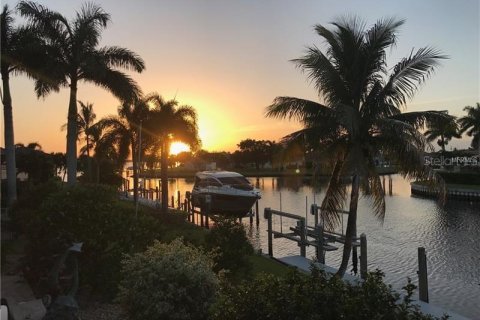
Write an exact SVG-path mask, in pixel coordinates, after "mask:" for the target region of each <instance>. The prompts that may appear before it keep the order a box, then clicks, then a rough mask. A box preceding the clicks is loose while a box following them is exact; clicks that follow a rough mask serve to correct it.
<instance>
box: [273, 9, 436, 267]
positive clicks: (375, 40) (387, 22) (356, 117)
mask: <svg viewBox="0 0 480 320" xmlns="http://www.w3.org/2000/svg"><path fill="white" fill-rule="evenodd" d="M403 23H404V21H403V20H397V19H394V18H391V19H383V20H379V21H377V22H376V23H375V25H373V27H371V28H370V29H366V28H365V24H364V23H363V22H361V21H360V20H359V19H357V18H344V19H340V20H338V21H336V22H333V28H332V29H328V28H326V27H324V26H322V25H317V26H315V30H316V32H317V33H318V35H319V36H320V37H322V38H323V39H324V40H325V41H326V48H325V50H324V51H323V52H322V51H321V50H320V49H318V48H317V47H309V48H308V49H307V50H308V51H307V53H306V55H305V56H303V57H301V58H299V59H295V60H293V61H294V62H295V63H296V65H297V66H298V67H299V68H301V69H302V70H303V71H305V72H306V73H307V75H308V77H309V79H310V80H311V81H312V82H313V84H314V85H315V88H316V89H317V90H318V93H319V96H320V97H321V99H322V100H323V103H317V102H313V101H309V100H305V99H299V98H294V97H277V98H276V99H275V100H274V101H273V104H272V105H270V106H269V107H267V112H266V116H268V117H274V118H288V119H296V120H299V121H300V122H301V124H302V125H303V129H301V130H299V131H297V132H294V133H292V134H290V135H288V136H287V137H285V138H284V139H285V140H286V141H287V142H290V143H292V142H301V143H305V141H306V143H307V144H308V146H309V148H315V149H317V150H319V151H321V152H323V153H324V154H326V155H328V156H329V157H330V159H332V160H333V161H334V167H333V171H332V175H331V178H330V181H329V185H328V188H327V191H326V196H325V198H324V200H323V202H322V205H321V214H322V217H323V218H324V221H325V226H326V227H327V228H334V227H335V226H337V225H338V223H339V221H340V216H339V209H342V208H343V206H344V205H345V204H346V203H347V185H345V184H343V183H342V179H341V177H342V176H348V177H350V178H351V180H350V181H351V182H350V183H349V184H350V203H349V215H348V222H347V230H346V236H345V244H344V250H343V256H342V263H341V265H340V267H339V270H338V274H339V275H342V276H343V274H344V273H345V271H346V269H347V266H348V261H349V257H350V252H351V248H352V238H353V236H354V235H355V234H356V220H357V206H358V199H359V195H360V192H363V194H364V195H365V196H366V197H367V198H370V199H371V201H372V202H371V203H372V206H373V212H374V214H375V215H376V216H377V217H379V218H380V219H383V217H384V215H385V194H384V190H383V188H382V184H381V181H380V178H379V175H378V173H377V172H376V171H375V161H374V157H375V156H376V155H378V154H379V153H380V152H381V153H382V154H383V155H384V156H386V157H388V158H389V159H391V160H392V161H394V162H395V163H397V164H398V167H399V173H401V174H402V175H404V176H405V177H407V178H416V179H423V180H430V181H431V180H432V179H433V180H434V181H435V182H438V181H440V178H439V177H438V176H436V174H435V173H434V172H433V171H432V170H431V169H429V168H428V167H426V166H424V163H423V157H422V153H423V151H424V148H425V147H426V146H429V144H428V142H427V141H426V140H425V138H424V136H423V135H422V134H421V133H420V132H419V131H418V129H419V128H421V127H423V126H424V125H425V123H426V122H427V121H429V122H430V121H434V120H435V119H443V118H445V114H443V113H442V112H436V111H427V112H411V113H401V110H402V109H404V108H405V107H406V104H407V100H408V99H410V98H412V97H413V96H414V94H415V93H416V91H417V89H418V86H419V85H420V84H421V83H423V82H424V81H425V79H426V78H428V76H429V75H430V74H431V73H432V72H433V70H434V68H435V66H437V64H438V62H439V59H443V58H445V57H444V56H442V55H441V54H440V53H439V52H437V51H436V50H434V49H432V48H428V47H427V48H421V49H419V50H417V51H416V52H415V53H413V52H412V53H411V54H410V56H408V57H406V58H403V59H402V60H401V61H400V62H399V63H398V64H397V65H396V66H395V67H394V68H393V71H392V72H391V73H390V74H388V72H387V63H386V51H387V49H389V48H391V47H392V46H394V44H395V43H396V38H397V37H396V35H397V30H398V28H399V27H400V26H401V25H402V24H403ZM430 147H431V146H430ZM442 190H444V188H442Z"/></svg>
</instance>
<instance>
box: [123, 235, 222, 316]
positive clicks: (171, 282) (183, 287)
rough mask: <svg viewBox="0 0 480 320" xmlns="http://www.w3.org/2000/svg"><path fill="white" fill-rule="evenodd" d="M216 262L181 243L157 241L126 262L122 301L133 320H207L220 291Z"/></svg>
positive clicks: (176, 241)
mask: <svg viewBox="0 0 480 320" xmlns="http://www.w3.org/2000/svg"><path fill="white" fill-rule="evenodd" d="M212 267H213V261H212V260H211V258H210V257H209V256H208V255H206V254H204V253H203V252H201V251H199V250H198V249H197V248H196V247H193V246H190V245H184V244H183V243H182V240H181V239H175V240H174V241H172V242H171V243H170V244H163V243H160V242H158V241H155V243H154V245H153V246H151V247H149V248H148V249H147V250H146V251H145V252H144V253H137V254H135V255H133V256H127V258H126V259H125V260H124V261H123V267H122V274H123V280H122V281H121V285H120V293H119V298H118V300H119V301H120V302H121V303H122V304H123V306H124V308H125V309H126V311H127V313H128V314H129V316H130V319H133V320H135V319H142V320H143V319H149V320H154V319H206V316H207V310H208V308H209V306H210V304H211V302H212V301H213V298H214V295H215V292H216V290H217V283H218V280H217V277H216V275H215V273H214V272H213V271H212Z"/></svg>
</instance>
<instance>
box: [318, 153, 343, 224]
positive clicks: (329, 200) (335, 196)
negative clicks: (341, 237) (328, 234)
mask: <svg viewBox="0 0 480 320" xmlns="http://www.w3.org/2000/svg"><path fill="white" fill-rule="evenodd" d="M343 157H344V155H339V156H338V157H337V159H336V161H335V166H334V169H333V171H332V175H331V177H330V180H329V182H328V187H327V191H326V193H325V198H324V199H323V201H322V205H321V207H320V214H321V218H322V220H323V223H324V228H326V229H328V230H334V229H335V227H337V226H338V225H339V224H340V222H341V218H340V214H341V213H339V212H340V210H343V208H344V206H345V203H346V200H347V189H346V185H345V184H344V183H342V181H341V178H342V177H341V172H342V170H343V164H344V160H343Z"/></svg>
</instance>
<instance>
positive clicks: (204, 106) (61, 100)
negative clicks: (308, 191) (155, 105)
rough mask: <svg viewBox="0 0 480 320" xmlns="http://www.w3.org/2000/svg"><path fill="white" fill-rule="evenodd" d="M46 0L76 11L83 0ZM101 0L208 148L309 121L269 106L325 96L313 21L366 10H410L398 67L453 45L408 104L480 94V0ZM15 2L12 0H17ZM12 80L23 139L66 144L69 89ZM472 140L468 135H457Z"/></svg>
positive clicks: (153, 83) (89, 90) (102, 95)
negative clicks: (314, 62) (317, 82)
mask: <svg viewBox="0 0 480 320" xmlns="http://www.w3.org/2000/svg"><path fill="white" fill-rule="evenodd" d="M38 2H39V3H41V4H43V5H46V6H47V7H49V8H50V9H52V10H57V11H59V12H61V13H62V14H64V15H66V16H67V17H73V15H74V13H75V10H77V9H79V8H80V7H81V5H82V3H84V1H79V0H78V1H77V0H75V1H74V0H70V1H58V0H57V1H54V0H51V1H46V0H44V1H38ZM94 2H95V3H96V4H98V5H100V6H101V7H102V8H103V9H104V10H105V11H106V12H108V13H110V15H111V18H112V22H111V23H110V25H109V26H108V27H107V29H106V30H105V31H104V32H103V34H102V35H103V36H102V42H101V45H102V46H103V45H119V46H122V47H126V48H129V49H131V50H133V51H135V52H136V53H138V54H139V55H140V56H141V57H142V58H143V59H144V60H145V63H146V70H145V71H144V72H143V73H141V74H131V75H132V76H133V78H134V79H135V80H136V81H137V82H138V83H139V85H140V87H141V88H142V90H143V92H144V93H149V92H153V91H156V92H158V93H159V94H161V95H162V96H163V97H164V98H166V99H172V98H174V97H176V99H177V100H178V101H179V102H180V104H188V105H191V106H193V107H195V108H196V110H197V111H198V114H199V127H200V137H201V139H202V142H203V148H204V149H207V150H209V151H220V150H226V151H234V150H235V149H236V144H237V143H238V142H239V141H240V140H242V139H246V138H253V139H270V140H277V141H278V140H279V139H280V138H281V137H282V136H284V135H286V134H288V133H290V132H292V131H294V130H296V129H297V128H298V124H296V123H293V122H288V121H279V120H272V119H266V118H265V117H264V112H265V107H266V106H268V105H269V104H270V103H271V102H272V100H273V99H274V98H275V97H276V96H284V95H288V96H295V97H301V98H307V99H312V100H318V96H317V94H316V92H315V89H314V87H313V86H312V85H311V84H310V83H309V82H308V81H307V79H306V76H305V75H304V74H302V72H301V71H300V70H298V69H297V68H296V67H295V65H294V64H293V63H291V62H290V61H289V60H291V59H294V58H298V57H300V56H301V55H302V54H303V53H304V52H305V47H306V46H310V45H317V46H318V47H320V48H322V42H321V40H320V38H319V37H318V36H317V35H316V34H315V33H314V31H313V26H314V25H315V24H323V25H327V24H328V23H329V22H331V21H333V20H334V19H335V18H337V17H339V16H342V15H345V14H355V15H358V16H359V17H361V18H363V19H365V21H366V22H367V24H368V25H372V24H373V23H374V22H375V21H376V20H377V19H379V18H382V17H386V16H395V17H398V18H404V19H406V23H405V24H404V26H403V27H402V28H401V32H400V34H399V38H398V45H397V46H396V48H394V50H393V51H392V52H389V61H390V63H389V67H393V66H394V64H395V63H396V62H398V61H399V60H400V59H401V58H402V57H405V56H408V55H409V54H410V52H411V50H412V49H418V48H420V47H424V46H427V45H430V46H433V47H435V48H437V49H439V50H441V51H442V52H443V53H444V54H446V55H448V56H449V57H450V59H449V60H445V61H443V62H442V66H441V67H440V68H438V69H437V71H436V73H435V74H434V75H433V77H432V78H431V79H430V80H428V81H427V83H426V84H425V85H424V86H423V87H422V89H421V90H420V92H419V94H418V95H417V96H416V98H415V99H414V100H413V101H411V102H410V103H409V105H408V110H409V111H415V110H431V109H436V110H449V112H450V114H453V115H457V116H462V115H463V111H462V109H463V107H465V106H466V105H471V106H473V105H475V103H476V102H477V101H480V93H479V87H480V81H479V74H480V64H479V60H480V54H479V50H480V48H479V39H480V27H479V20H480V8H479V3H480V2H479V1H478V0H458V1H451V0H423V1H419V0H408V1H394V0H389V1H356V0H351V1H336V0H335V1H333V0H332V1H327V0H316V1H287V0H271V1H265V0H264V1H254V0H250V1H248V0H245V1H240V0H235V1H233V0H232V1H225V0H216V1H213V0H203V1H202V0H190V1H187V0H178V1H173V0H172V1H157V0H150V1H147V0H139V1H131V0H102V1H94ZM4 4H8V5H9V6H10V7H11V8H13V7H14V6H15V5H16V4H17V1H10V0H9V1H2V5H4ZM16 21H17V22H18V23H19V22H21V19H20V18H18V17H17V19H16ZM11 91H12V98H13V116H14V126H15V142H22V143H25V144H26V143H29V142H34V141H35V142H38V143H40V144H41V145H42V147H43V149H44V150H45V151H47V152H52V151H62V152H65V135H66V133H65V132H62V131H60V127H61V125H62V124H63V123H65V122H66V116H67V107H68V89H62V90H61V91H60V93H52V94H50V95H49V96H47V97H46V98H45V99H40V100H38V99H37V98H36V96H35V93H34V91H33V81H31V80H29V79H27V78H25V77H22V76H18V77H12V78H11ZM78 99H79V100H81V101H83V102H92V103H93V104H94V109H95V111H96V113H97V119H99V118H101V117H103V116H106V115H113V114H116V110H117V106H118V105H119V101H118V100H117V99H116V98H115V97H113V96H112V95H111V94H110V93H109V92H107V91H105V90H103V89H100V88H96V87H94V86H92V85H88V84H85V83H81V84H80V85H79V90H78ZM2 126H3V113H2ZM1 143H2V146H3V145H4V141H3V128H2V141H1ZM469 144H470V141H469V140H466V139H465V140H463V141H453V142H451V145H452V146H455V147H466V146H468V145H469ZM449 148H450V146H449V147H448V148H447V149H449Z"/></svg>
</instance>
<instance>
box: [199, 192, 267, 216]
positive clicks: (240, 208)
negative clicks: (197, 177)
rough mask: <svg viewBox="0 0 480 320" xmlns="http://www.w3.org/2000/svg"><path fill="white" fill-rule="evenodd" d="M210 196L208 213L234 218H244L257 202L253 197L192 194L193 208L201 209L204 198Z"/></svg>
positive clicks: (214, 193)
mask: <svg viewBox="0 0 480 320" xmlns="http://www.w3.org/2000/svg"><path fill="white" fill-rule="evenodd" d="M206 195H210V196H211V205H210V213H212V214H221V215H227V216H234V217H244V216H246V215H247V214H248V213H249V212H250V210H251V209H252V206H253V205H254V204H255V202H256V201H257V199H258V197H257V196H255V195H232V194H222V193H217V192H195V191H193V192H192V202H193V205H194V206H195V207H200V208H203V207H204V205H205V196H206Z"/></svg>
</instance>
